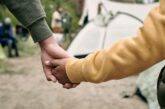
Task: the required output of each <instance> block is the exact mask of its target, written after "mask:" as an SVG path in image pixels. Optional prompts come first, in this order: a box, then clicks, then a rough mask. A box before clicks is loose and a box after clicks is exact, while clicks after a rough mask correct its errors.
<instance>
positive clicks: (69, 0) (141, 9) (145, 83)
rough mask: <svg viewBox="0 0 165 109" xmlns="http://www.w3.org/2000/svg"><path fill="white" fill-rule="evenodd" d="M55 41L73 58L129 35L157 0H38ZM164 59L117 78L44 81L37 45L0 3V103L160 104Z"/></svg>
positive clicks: (74, 106) (64, 107)
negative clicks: (66, 85) (67, 84)
mask: <svg viewBox="0 0 165 109" xmlns="http://www.w3.org/2000/svg"><path fill="white" fill-rule="evenodd" d="M41 1H42V4H43V6H44V9H45V11H46V14H47V22H48V24H49V26H50V27H51V29H52V31H53V32H54V33H55V34H56V36H57V38H58V43H59V45H60V46H61V47H63V48H64V49H66V50H67V51H68V52H69V53H71V54H72V55H73V56H75V57H77V58H83V57H86V56H87V55H88V54H89V53H91V52H93V51H95V50H99V49H103V48H105V47H107V46H111V45H112V44H113V43H115V42H116V41H118V40H120V39H123V38H127V37H133V36H135V34H136V31H137V30H138V28H139V27H140V26H142V24H143V21H144V19H145V18H146V16H147V14H148V13H149V11H150V10H151V9H152V8H153V7H155V6H157V5H158V1H159V0H112V1H110V0H41ZM164 63H165V62H161V63H158V64H157V65H155V66H153V67H151V68H149V69H147V70H146V71H143V72H142V73H141V74H140V75H134V76H132V77H129V78H125V79H122V80H118V81H109V82H106V83H102V84H97V85H95V84H91V83H82V84H80V86H78V87H77V88H75V89H71V90H66V89H63V88H62V86H61V85H59V84H54V83H51V82H48V81H47V80H46V78H45V76H44V73H43V71H42V66H41V63H40V50H39V47H38V45H37V44H35V43H33V41H32V39H31V36H30V34H29V32H28V30H27V29H26V28H24V27H23V26H22V25H21V24H20V23H19V22H18V21H17V20H16V18H15V17H14V16H13V15H12V14H11V13H10V12H9V11H8V9H7V8H6V7H5V6H4V5H3V4H1V5H0V109H121V108H122V109H137V108H138V109H159V105H158V102H157V97H156V84H157V77H158V75H159V73H158V72H160V69H161V68H162V66H163V65H164Z"/></svg>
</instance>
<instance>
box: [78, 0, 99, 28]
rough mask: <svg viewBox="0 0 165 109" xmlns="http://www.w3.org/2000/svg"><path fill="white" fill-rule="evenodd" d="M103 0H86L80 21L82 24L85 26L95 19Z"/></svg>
mask: <svg viewBox="0 0 165 109" xmlns="http://www.w3.org/2000/svg"><path fill="white" fill-rule="evenodd" d="M101 2H102V1H101V0H85V3H84V9H83V13H82V16H81V19H80V21H79V25H80V26H85V25H86V24H87V23H88V22H90V21H92V20H94V18H96V16H97V15H98V7H99V4H100V3H101Z"/></svg>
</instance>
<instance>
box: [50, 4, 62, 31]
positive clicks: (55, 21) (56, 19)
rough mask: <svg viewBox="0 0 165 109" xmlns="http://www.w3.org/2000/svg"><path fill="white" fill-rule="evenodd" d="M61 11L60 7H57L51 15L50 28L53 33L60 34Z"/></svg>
mask: <svg viewBox="0 0 165 109" xmlns="http://www.w3.org/2000/svg"><path fill="white" fill-rule="evenodd" d="M62 11H63V9H62V8H61V7H60V6H57V8H56V9H55V11H54V13H53V15H52V22H51V27H52V29H53V32H54V33H62V22H61V21H62V15H61V14H62Z"/></svg>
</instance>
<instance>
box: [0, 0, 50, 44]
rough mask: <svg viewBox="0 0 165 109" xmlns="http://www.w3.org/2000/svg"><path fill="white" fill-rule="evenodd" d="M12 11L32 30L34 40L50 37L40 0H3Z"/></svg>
mask: <svg viewBox="0 0 165 109" xmlns="http://www.w3.org/2000/svg"><path fill="white" fill-rule="evenodd" d="M2 2H3V4H4V5H6V6H7V8H8V9H9V10H10V12H11V13H12V14H13V15H14V16H15V17H16V18H17V19H18V20H19V21H20V22H21V23H22V24H23V25H24V26H25V27H26V28H28V30H29V31H30V33H31V35H32V38H33V40H34V42H39V41H41V40H44V39H46V38H48V37H50V36H51V35H52V34H53V33H52V31H51V30H50V28H49V26H48V24H47V22H46V20H45V17H46V14H45V11H44V9H43V7H42V5H41V1H40V0H2Z"/></svg>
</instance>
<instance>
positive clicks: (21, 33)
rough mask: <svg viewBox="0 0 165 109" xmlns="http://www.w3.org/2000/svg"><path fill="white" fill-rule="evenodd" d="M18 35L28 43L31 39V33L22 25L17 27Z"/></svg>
mask: <svg viewBox="0 0 165 109" xmlns="http://www.w3.org/2000/svg"><path fill="white" fill-rule="evenodd" d="M16 35H17V36H19V37H20V39H21V40H23V41H27V40H28V37H29V31H28V30H27V29H26V28H24V27H23V26H22V25H16Z"/></svg>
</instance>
